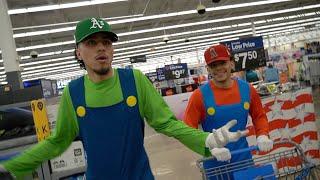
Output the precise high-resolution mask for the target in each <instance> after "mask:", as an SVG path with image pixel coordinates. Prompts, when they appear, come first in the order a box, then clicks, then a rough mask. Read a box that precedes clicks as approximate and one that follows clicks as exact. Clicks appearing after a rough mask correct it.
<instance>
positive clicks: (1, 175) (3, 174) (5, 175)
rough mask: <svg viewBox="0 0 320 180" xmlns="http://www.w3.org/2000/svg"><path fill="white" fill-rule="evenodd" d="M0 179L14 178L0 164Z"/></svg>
mask: <svg viewBox="0 0 320 180" xmlns="http://www.w3.org/2000/svg"><path fill="white" fill-rule="evenodd" d="M0 179H1V180H14V177H13V176H12V175H11V173H10V172H8V171H7V170H6V169H5V168H4V167H3V166H2V165H1V164H0Z"/></svg>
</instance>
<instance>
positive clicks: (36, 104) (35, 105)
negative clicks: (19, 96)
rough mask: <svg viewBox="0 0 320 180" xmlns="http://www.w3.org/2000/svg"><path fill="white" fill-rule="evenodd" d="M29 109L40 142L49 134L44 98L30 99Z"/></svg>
mask: <svg viewBox="0 0 320 180" xmlns="http://www.w3.org/2000/svg"><path fill="white" fill-rule="evenodd" d="M31 109H32V115H33V121H34V125H35V127H36V133H37V137H38V141H39V142H40V141H42V140H44V139H46V138H47V137H48V136H49V135H50V126H49V119H48V115H47V109H46V105H45V103H44V99H39V100H33V101H31Z"/></svg>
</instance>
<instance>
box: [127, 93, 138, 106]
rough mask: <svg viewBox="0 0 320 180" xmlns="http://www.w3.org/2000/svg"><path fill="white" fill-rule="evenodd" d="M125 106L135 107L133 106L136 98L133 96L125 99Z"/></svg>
mask: <svg viewBox="0 0 320 180" xmlns="http://www.w3.org/2000/svg"><path fill="white" fill-rule="evenodd" d="M127 104H128V106H130V107H133V106H135V105H136V104H137V98H136V97H134V96H129V97H128V98H127Z"/></svg>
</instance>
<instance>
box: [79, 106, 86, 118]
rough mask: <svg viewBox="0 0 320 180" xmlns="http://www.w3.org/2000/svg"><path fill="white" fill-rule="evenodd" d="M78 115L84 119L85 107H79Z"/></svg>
mask: <svg viewBox="0 0 320 180" xmlns="http://www.w3.org/2000/svg"><path fill="white" fill-rule="evenodd" d="M77 115H78V116H79V117H83V116H85V115H86V109H85V108H84V107H83V106H79V107H77Z"/></svg>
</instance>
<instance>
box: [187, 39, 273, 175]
mask: <svg viewBox="0 0 320 180" xmlns="http://www.w3.org/2000/svg"><path fill="white" fill-rule="evenodd" d="M204 58H205V61H206V64H207V70H208V73H210V74H211V76H212V77H213V78H212V80H210V81H209V82H208V83H207V84H205V85H203V86H201V87H200V88H198V89H196V90H195V91H194V92H193V94H192V95H191V97H190V99H189V102H188V105H187V108H186V111H185V116H184V122H185V123H186V124H187V125H189V126H191V127H193V128H198V126H199V125H201V127H202V129H203V131H205V132H212V129H219V128H220V127H222V126H223V125H224V124H226V123H228V122H230V121H231V122H232V121H235V120H237V122H238V124H237V125H235V126H234V127H233V128H231V129H232V130H233V131H238V130H241V131H244V130H245V129H246V125H247V121H248V115H249V114H250V115H251V117H252V122H253V126H254V128H255V132H256V135H257V145H258V147H259V150H260V151H270V150H271V149H272V148H273V141H272V140H270V139H269V137H268V133H269V129H268V120H267V117H266V114H265V112H264V110H263V108H262V104H261V99H260V97H259V95H258V93H257V92H256V90H255V89H254V88H253V86H251V85H250V84H249V83H247V82H245V81H243V80H240V79H238V78H235V79H233V78H231V70H232V69H233V68H234V61H233V59H232V56H231V54H230V52H229V49H228V48H227V47H226V46H225V45H222V44H219V45H214V46H211V47H209V48H208V49H207V50H206V51H205V53H204ZM214 131H215V130H214ZM247 147H248V143H247V141H246V138H245V137H242V138H240V140H239V141H236V142H233V143H229V144H227V145H226V146H225V147H219V146H215V148H213V149H211V153H212V154H213V156H214V155H215V154H216V153H218V154H219V155H220V157H222V158H221V159H218V158H217V160H218V161H228V160H230V162H237V161H241V160H247V159H250V158H251V153H250V152H247V153H242V154H240V155H236V156H232V157H231V159H230V151H233V150H236V149H243V148H247ZM224 164H226V162H216V161H208V162H205V163H204V168H206V169H207V168H211V167H216V166H219V165H224ZM224 178H226V179H228V177H227V174H225V176H224ZM229 178H230V177H229ZM231 179H232V177H231Z"/></svg>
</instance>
